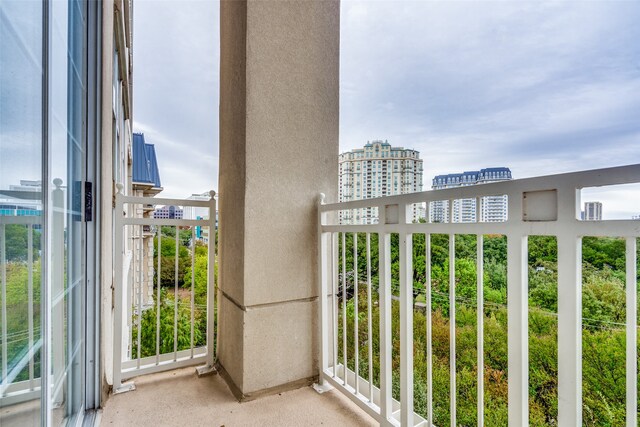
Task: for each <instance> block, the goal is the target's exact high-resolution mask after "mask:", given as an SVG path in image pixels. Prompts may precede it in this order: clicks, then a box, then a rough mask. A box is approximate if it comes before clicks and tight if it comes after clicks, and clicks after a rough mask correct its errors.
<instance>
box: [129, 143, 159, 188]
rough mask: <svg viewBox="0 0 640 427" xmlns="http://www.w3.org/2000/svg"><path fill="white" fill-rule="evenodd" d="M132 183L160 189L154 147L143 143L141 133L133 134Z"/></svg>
mask: <svg viewBox="0 0 640 427" xmlns="http://www.w3.org/2000/svg"><path fill="white" fill-rule="evenodd" d="M133 182H134V183H135V184H149V185H152V186H153V187H162V184H161V182H160V172H159V170H158V160H157V159H156V150H155V147H154V146H153V144H147V143H146V142H145V141H144V134H142V133H134V134H133Z"/></svg>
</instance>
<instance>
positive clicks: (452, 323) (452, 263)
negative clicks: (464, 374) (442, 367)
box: [449, 234, 457, 427]
mask: <svg viewBox="0 0 640 427" xmlns="http://www.w3.org/2000/svg"><path fill="white" fill-rule="evenodd" d="M456 394H457V391H456V235H455V234H449V397H450V401H449V404H450V406H449V411H450V413H451V427H456V425H457V424H456Z"/></svg>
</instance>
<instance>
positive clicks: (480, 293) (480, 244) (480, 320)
mask: <svg viewBox="0 0 640 427" xmlns="http://www.w3.org/2000/svg"><path fill="white" fill-rule="evenodd" d="M476 249H477V255H476V271H477V288H476V307H477V312H476V314H477V321H476V323H477V334H478V337H477V340H478V349H477V352H478V355H477V356H478V367H477V371H478V379H477V381H478V408H477V410H478V423H477V424H478V426H479V427H482V426H483V425H484V277H483V275H484V236H483V235H482V234H478V236H477V240H476Z"/></svg>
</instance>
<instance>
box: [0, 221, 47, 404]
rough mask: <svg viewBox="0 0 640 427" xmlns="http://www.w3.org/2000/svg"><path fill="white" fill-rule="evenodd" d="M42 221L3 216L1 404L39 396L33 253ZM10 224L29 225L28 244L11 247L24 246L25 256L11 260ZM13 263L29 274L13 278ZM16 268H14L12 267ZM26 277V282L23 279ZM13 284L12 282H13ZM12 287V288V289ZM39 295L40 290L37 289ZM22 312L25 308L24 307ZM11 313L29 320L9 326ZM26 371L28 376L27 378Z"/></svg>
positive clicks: (0, 243)
mask: <svg viewBox="0 0 640 427" xmlns="http://www.w3.org/2000/svg"><path fill="white" fill-rule="evenodd" d="M41 224H42V218H41V217H39V216H0V286H1V288H0V289H1V291H0V293H1V296H0V298H1V301H0V305H1V306H0V316H1V318H0V325H1V327H0V329H1V330H0V334H1V335H0V347H1V356H2V363H1V364H0V365H1V366H0V372H1V374H2V376H1V379H2V381H1V382H0V407H5V406H9V405H13V404H16V403H20V402H24V401H27V400H31V399H36V398H38V397H39V396H40V374H39V372H38V370H39V369H38V368H37V367H36V358H35V354H36V353H37V352H38V351H39V349H40V347H41V346H42V338H41V336H40V324H39V322H37V323H36V322H35V321H34V310H35V309H36V308H39V306H40V300H39V297H38V298H37V299H36V298H34V294H35V293H34V262H35V261H36V259H37V258H38V254H37V253H36V254H35V256H34V250H33V248H34V240H35V239H34V236H35V235H36V234H35V230H36V229H37V228H39V227H40V226H41ZM7 227H24V228H25V229H26V235H27V241H26V245H27V246H26V248H23V247H21V246H20V247H17V246H14V247H12V249H14V250H15V249H25V251H26V259H21V260H10V259H9V258H8V257H7V250H8V245H7ZM10 264H11V265H13V266H14V267H19V268H24V270H25V271H26V277H25V278H22V277H19V278H18V277H17V278H16V280H17V282H16V280H10V279H11V278H10V277H8V274H7V270H8V267H10ZM13 270H14V271H15V269H13ZM23 279H26V283H23ZM11 285H12V286H11ZM9 287H13V289H9ZM8 293H12V294H13V300H14V304H15V303H16V302H17V303H18V305H19V306H16V307H11V306H9V303H8ZM38 295H39V292H38ZM25 310H26V312H24V313H23V311H25ZM9 315H15V316H20V317H21V318H24V319H25V320H26V322H24V323H20V324H19V325H17V324H15V322H13V323H12V325H11V329H9V326H10V322H9ZM25 374H26V378H25Z"/></svg>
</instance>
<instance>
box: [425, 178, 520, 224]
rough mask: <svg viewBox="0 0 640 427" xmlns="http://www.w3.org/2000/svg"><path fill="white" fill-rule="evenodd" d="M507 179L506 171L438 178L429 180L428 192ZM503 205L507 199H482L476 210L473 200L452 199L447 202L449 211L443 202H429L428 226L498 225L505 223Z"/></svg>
mask: <svg viewBox="0 0 640 427" xmlns="http://www.w3.org/2000/svg"><path fill="white" fill-rule="evenodd" d="M510 179H512V177H511V170H510V169H509V168H505V167H499V168H486V169H481V170H479V171H469V172H463V173H452V174H448V175H438V176H436V177H434V178H433V182H432V185H431V188H432V189H433V190H440V189H444V188H454V187H464V186H467V185H478V184H486V183H490V182H496V181H507V180H510ZM507 202H508V201H507V196H502V195H500V196H487V197H482V198H481V203H480V205H481V206H480V209H479V210H478V209H477V206H476V199H456V200H453V201H452V202H451V205H452V206H451V207H450V206H449V202H448V201H446V200H442V201H436V202H431V204H430V206H429V220H430V221H431V222H477V221H478V220H479V221H480V222H502V221H506V220H507V217H508V207H507ZM478 215H479V217H478Z"/></svg>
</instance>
